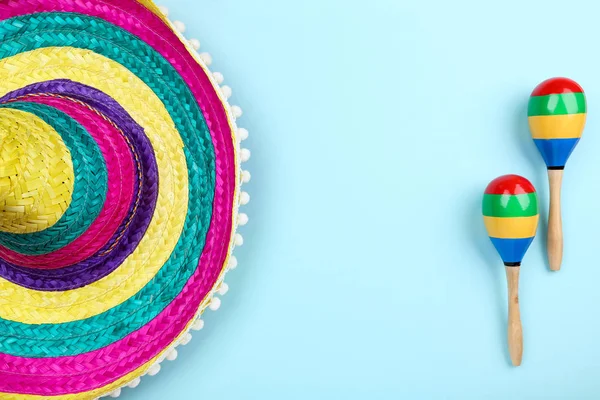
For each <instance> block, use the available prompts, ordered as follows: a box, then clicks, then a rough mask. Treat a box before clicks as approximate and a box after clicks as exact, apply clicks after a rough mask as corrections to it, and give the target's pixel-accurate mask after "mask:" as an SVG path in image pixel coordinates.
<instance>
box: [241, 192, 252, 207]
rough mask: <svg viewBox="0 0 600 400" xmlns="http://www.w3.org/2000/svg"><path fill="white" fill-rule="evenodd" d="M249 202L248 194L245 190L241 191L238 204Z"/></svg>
mask: <svg viewBox="0 0 600 400" xmlns="http://www.w3.org/2000/svg"><path fill="white" fill-rule="evenodd" d="M248 203H250V195H249V194H248V193H247V192H242V193H241V194H240V204H241V205H243V206H245V205H246V204H248Z"/></svg>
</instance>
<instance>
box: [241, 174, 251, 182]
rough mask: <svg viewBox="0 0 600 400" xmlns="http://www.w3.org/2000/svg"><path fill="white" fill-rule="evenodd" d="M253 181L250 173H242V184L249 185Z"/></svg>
mask: <svg viewBox="0 0 600 400" xmlns="http://www.w3.org/2000/svg"><path fill="white" fill-rule="evenodd" d="M250 179H252V175H250V172H248V171H242V182H244V183H248V182H250Z"/></svg>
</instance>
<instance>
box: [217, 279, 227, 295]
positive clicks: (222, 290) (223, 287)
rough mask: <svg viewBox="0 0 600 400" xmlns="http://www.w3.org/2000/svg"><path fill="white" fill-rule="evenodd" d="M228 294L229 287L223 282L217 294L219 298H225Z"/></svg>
mask: <svg viewBox="0 0 600 400" xmlns="http://www.w3.org/2000/svg"><path fill="white" fill-rule="evenodd" d="M227 292H229V285H228V284H226V283H225V282H223V283H221V287H220V288H219V294H220V295H221V296H225V295H226V294H227Z"/></svg>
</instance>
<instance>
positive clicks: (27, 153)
mask: <svg viewBox="0 0 600 400" xmlns="http://www.w3.org/2000/svg"><path fill="white" fill-rule="evenodd" d="M183 29H184V26H183V24H181V23H180V22H175V23H171V22H169V20H168V19H167V18H166V12H165V11H164V10H163V11H161V9H159V8H158V7H157V6H155V5H154V4H153V3H152V2H151V1H149V0H83V1H82V0H0V399H25V400H27V399H48V398H56V399H94V398H98V397H102V396H105V395H111V396H113V397H116V396H118V395H119V394H120V392H121V388H122V387H124V386H131V387H135V386H137V385H138V384H139V382H140V377H141V376H143V375H145V374H149V375H154V374H156V373H157V372H158V371H159V370H160V362H161V361H163V360H164V359H165V358H166V359H170V360H171V359H174V358H175V357H176V356H177V351H176V350H175V347H177V346H178V345H180V344H181V345H183V344H186V343H187V342H189V340H190V339H191V335H190V333H189V330H190V329H201V328H202V325H203V322H202V320H201V319H200V315H201V314H202V312H203V311H204V310H205V309H206V308H207V307H210V308H211V309H216V308H218V306H219V304H220V301H219V298H218V297H215V295H216V294H219V293H220V294H224V293H225V292H226V290H227V286H226V285H225V284H224V283H223V277H224V275H225V273H226V272H227V270H228V269H230V268H234V267H235V266H236V264H237V262H236V260H235V258H234V257H233V256H232V251H233V248H234V247H235V246H236V245H241V244H242V237H241V236H240V235H239V234H236V233H235V231H236V228H237V226H238V225H243V224H245V223H246V221H247V217H246V215H245V214H238V208H239V205H240V204H245V203H246V202H247V201H248V195H247V194H246V193H244V192H242V191H241V185H242V183H243V182H247V181H248V180H249V174H248V173H247V172H245V171H242V170H241V167H240V166H241V162H242V161H245V160H246V159H247V158H248V157H249V152H248V150H245V149H240V147H239V143H240V141H241V140H243V139H245V137H246V136H247V131H246V130H244V129H241V128H240V129H238V128H237V126H236V123H235V120H236V118H237V117H239V116H240V115H241V110H240V109H239V107H235V106H233V107H230V106H229V105H228V103H227V101H226V99H227V98H228V97H229V96H230V94H231V90H230V89H229V88H228V87H226V86H224V87H219V84H221V83H222V79H223V77H222V76H221V74H218V73H215V74H212V73H210V72H209V70H208V68H207V65H208V64H209V63H210V57H209V56H208V54H200V55H199V54H198V53H197V52H196V50H197V49H198V47H199V43H198V41H197V40H191V41H187V40H185V39H184V38H183V36H182V35H181V32H182V31H183Z"/></svg>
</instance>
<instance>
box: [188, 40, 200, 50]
mask: <svg viewBox="0 0 600 400" xmlns="http://www.w3.org/2000/svg"><path fill="white" fill-rule="evenodd" d="M190 46H192V49H194V50H200V41H199V40H198V39H190Z"/></svg>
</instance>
